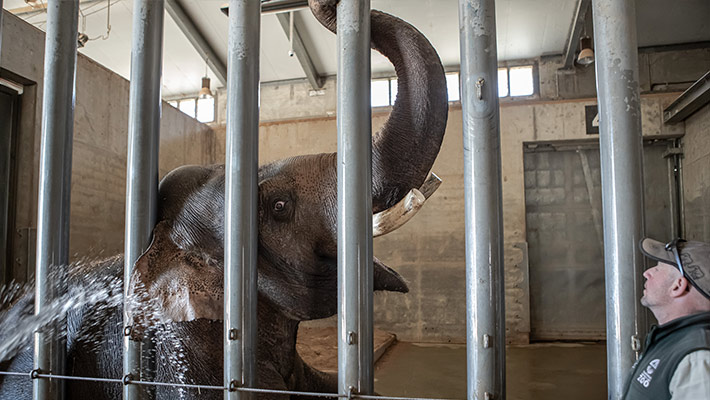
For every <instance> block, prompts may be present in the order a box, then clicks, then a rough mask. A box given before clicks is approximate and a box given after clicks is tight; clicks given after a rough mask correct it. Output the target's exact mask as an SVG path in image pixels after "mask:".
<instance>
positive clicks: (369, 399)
mask: <svg viewBox="0 0 710 400" xmlns="http://www.w3.org/2000/svg"><path fill="white" fill-rule="evenodd" d="M33 372H34V371H30V372H10V371H0V375H11V376H24V377H27V378H28V379H31V378H32V377H36V378H51V379H64V380H70V381H91V382H106V383H120V384H124V380H123V379H112V378H94V377H89V376H71V375H53V374H37V373H35V374H33ZM125 383H128V384H133V385H142V386H169V387H175V388H185V389H205V390H227V388H226V387H224V386H210V385H193V384H189V383H169V382H150V381H134V380H130V379H129V380H127V381H126V382H125ZM236 390H237V391H238V392H251V393H269V394H288V395H295V396H312V397H325V398H333V399H335V398H353V399H363V400H456V399H440V398H428V397H391V396H375V395H365V394H356V393H353V394H352V395H350V396H348V395H347V394H337V393H317V392H299V391H292V390H277V389H259V388H246V387H238V388H236Z"/></svg>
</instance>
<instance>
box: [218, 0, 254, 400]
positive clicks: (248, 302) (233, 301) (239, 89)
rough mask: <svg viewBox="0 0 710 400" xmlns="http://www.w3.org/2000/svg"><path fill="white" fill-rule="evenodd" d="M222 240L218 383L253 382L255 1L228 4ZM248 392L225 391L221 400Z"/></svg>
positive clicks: (244, 384) (238, 0)
mask: <svg viewBox="0 0 710 400" xmlns="http://www.w3.org/2000/svg"><path fill="white" fill-rule="evenodd" d="M229 9H230V13H229V59H228V66H229V70H228V72H229V73H228V81H227V95H228V97H227V143H226V147H227V154H226V167H225V173H226V177H225V179H226V185H225V227H224V232H225V239H224V267H225V268H224V274H225V277H224V343H225V347H224V385H225V386H226V387H229V388H236V387H254V386H255V384H256V371H255V369H256V336H257V321H256V313H257V311H256V310H257V303H256V302H257V287H256V279H257V275H256V256H257V251H256V249H257V228H258V227H257V196H258V193H257V190H258V187H257V179H258V177H257V174H258V155H259V152H258V145H259V97H258V94H259V32H260V29H261V26H260V25H261V15H260V4H259V2H258V1H257V0H231V1H230V2H229ZM252 397H253V395H252V394H250V393H242V392H239V391H235V390H232V391H229V392H227V393H226V394H225V399H250V398H252Z"/></svg>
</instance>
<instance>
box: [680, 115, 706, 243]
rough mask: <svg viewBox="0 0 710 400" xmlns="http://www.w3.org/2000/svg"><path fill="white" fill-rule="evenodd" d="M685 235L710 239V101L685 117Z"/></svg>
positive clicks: (699, 238) (698, 238)
mask: <svg viewBox="0 0 710 400" xmlns="http://www.w3.org/2000/svg"><path fill="white" fill-rule="evenodd" d="M683 148H684V151H685V156H684V158H683V196H684V198H685V216H684V220H685V236H686V237H687V238H688V239H691V240H702V241H705V242H710V104H708V105H706V106H705V107H703V108H701V109H700V110H698V111H696V112H695V113H694V114H693V115H691V116H690V117H688V118H687V119H686V120H685V137H684V138H683Z"/></svg>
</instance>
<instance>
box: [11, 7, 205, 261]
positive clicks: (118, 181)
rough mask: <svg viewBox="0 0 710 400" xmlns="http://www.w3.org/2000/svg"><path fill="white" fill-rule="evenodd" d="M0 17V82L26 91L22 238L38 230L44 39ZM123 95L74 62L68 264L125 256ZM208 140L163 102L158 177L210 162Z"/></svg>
mask: <svg viewBox="0 0 710 400" xmlns="http://www.w3.org/2000/svg"><path fill="white" fill-rule="evenodd" d="M3 17H4V21H3V48H2V54H1V55H0V62H1V64H0V66H1V67H2V75H3V77H4V78H6V79H11V80H14V81H15V82H19V83H22V84H23V85H24V94H23V95H22V111H21V124H20V125H21V126H20V132H19V136H20V137H19V143H18V154H17V171H18V174H19V176H18V188H17V213H16V221H15V224H16V228H17V229H19V230H20V232H27V229H30V232H31V229H32V228H35V227H36V226H37V222H36V221H37V216H36V209H37V191H38V189H37V187H38V173H39V146H40V132H41V118H42V82H43V65H44V33H43V32H42V31H40V30H38V29H36V28H34V27H33V26H32V25H29V24H27V23H25V22H24V21H22V20H21V19H19V18H17V17H15V16H14V15H12V14H10V13H8V12H4V15H3ZM128 95H129V82H128V81H126V80H125V79H123V78H121V77H120V76H118V75H116V74H114V73H113V72H111V71H109V70H107V69H106V68H104V67H103V66H101V65H99V64H97V63H96V62H94V61H92V60H91V59H89V58H87V57H84V56H82V55H79V57H78V60H77V72H76V106H75V113H74V145H73V162H72V191H71V237H70V243H71V244H70V247H71V249H70V250H71V254H72V255H74V258H78V257H95V256H96V255H97V253H103V254H104V255H111V254H115V253H118V252H121V251H123V226H124V213H125V206H124V204H125V192H126V183H125V179H126V155H127V141H128V134H127V132H128ZM213 139H214V133H213V132H212V130H211V129H210V128H209V127H208V126H206V125H204V124H201V123H199V122H197V121H196V120H195V119H193V118H190V117H188V116H187V115H185V114H183V113H182V112H180V111H178V110H177V109H175V108H173V107H172V106H170V105H168V104H167V103H163V109H162V122H161V140H160V146H161V147H160V175H161V176H162V175H164V174H165V173H166V172H167V171H169V170H171V169H173V168H175V167H177V166H179V165H183V164H208V163H213V162H214V154H215V153H214V140H213ZM17 235H18V236H17V237H16V238H15V241H14V245H13V247H14V251H15V253H16V254H24V253H26V252H27V246H31V244H30V242H28V239H27V235H26V233H25V234H24V236H22V233H17ZM30 241H31V239H30ZM25 262H29V261H25ZM18 268H19V267H18Z"/></svg>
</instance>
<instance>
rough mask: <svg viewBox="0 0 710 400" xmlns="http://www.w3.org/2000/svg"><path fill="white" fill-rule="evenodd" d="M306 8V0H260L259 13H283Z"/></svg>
mask: <svg viewBox="0 0 710 400" xmlns="http://www.w3.org/2000/svg"><path fill="white" fill-rule="evenodd" d="M304 8H308V0H261V13H262V14H269V13H284V12H287V11H297V10H302V9H304Z"/></svg>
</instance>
